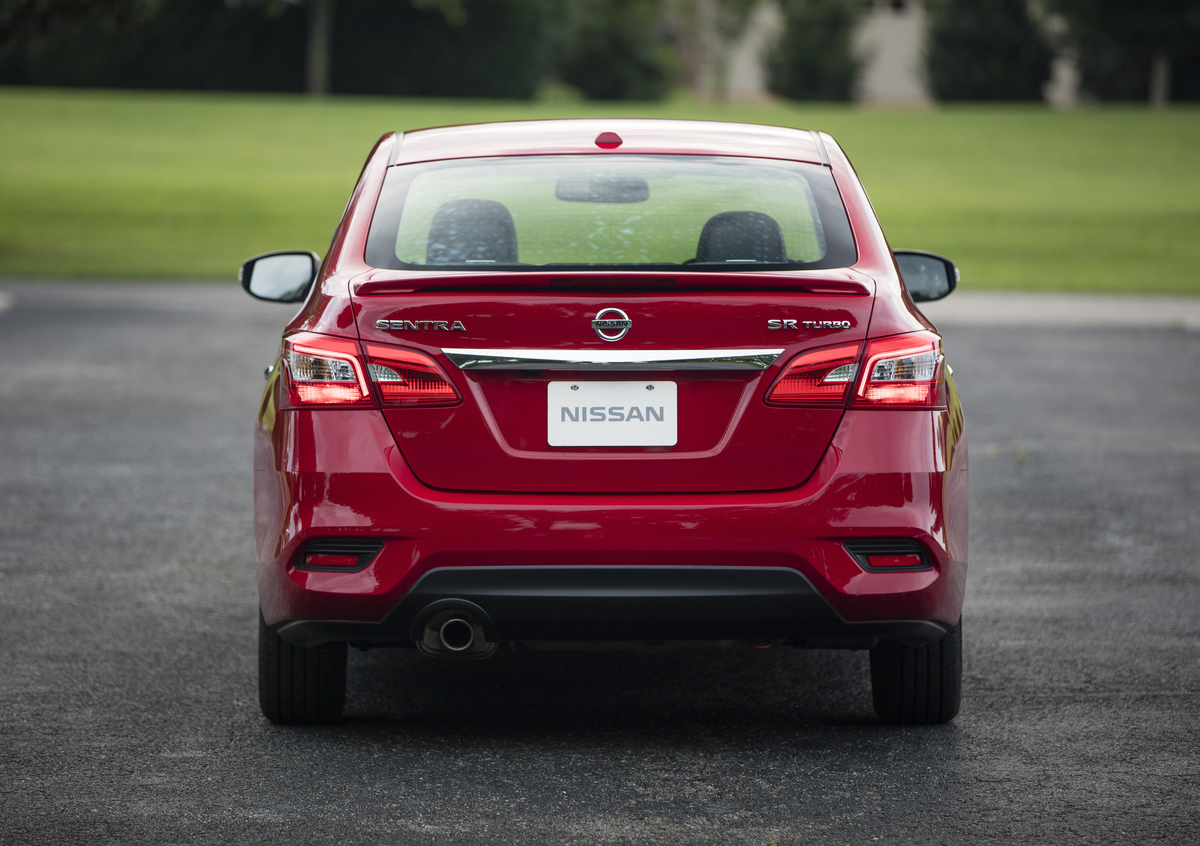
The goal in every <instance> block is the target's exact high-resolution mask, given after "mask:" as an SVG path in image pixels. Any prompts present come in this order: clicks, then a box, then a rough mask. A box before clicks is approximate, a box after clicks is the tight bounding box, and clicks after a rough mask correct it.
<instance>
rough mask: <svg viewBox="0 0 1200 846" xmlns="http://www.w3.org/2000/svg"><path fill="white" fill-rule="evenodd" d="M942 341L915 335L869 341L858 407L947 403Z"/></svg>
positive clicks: (927, 405)
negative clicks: (943, 380)
mask: <svg viewBox="0 0 1200 846" xmlns="http://www.w3.org/2000/svg"><path fill="white" fill-rule="evenodd" d="M944 393H945V392H944V390H943V384H942V350H941V339H939V338H938V336H937V335H935V334H933V333H932V332H912V333H910V334H908V335H893V336H891V337H888V338H876V339H875V340H872V341H868V342H867V355H866V366H865V367H864V368H863V378H862V381H861V383H860V384H859V386H858V395H857V396H856V397H855V399H854V405H856V406H873V407H885V408H913V407H918V408H931V407H936V406H940V405H944V404H945V397H944Z"/></svg>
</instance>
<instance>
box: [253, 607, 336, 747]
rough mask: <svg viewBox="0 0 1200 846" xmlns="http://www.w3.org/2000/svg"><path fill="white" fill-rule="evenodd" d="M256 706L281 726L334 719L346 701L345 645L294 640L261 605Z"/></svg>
mask: <svg viewBox="0 0 1200 846" xmlns="http://www.w3.org/2000/svg"><path fill="white" fill-rule="evenodd" d="M258 704H259V706H260V707H261V708H262V712H263V716H265V717H266V718H267V719H268V720H270V721H271V722H273V723H279V724H281V725H292V726H298V725H311V724H314V723H327V722H330V721H331V720H336V719H337V718H338V715H339V714H341V713H342V708H343V707H344V706H345V704H346V644H345V643H327V644H324V645H322V646H313V647H307V648H306V647H303V646H295V645H293V644H290V643H288V642H287V641H286V640H284V639H283V638H281V637H280V636H279V635H277V634H276V633H275V630H274V629H272V628H271V627H269V626H268V625H267V624H266V621H265V620H263V615H262V609H259V612H258Z"/></svg>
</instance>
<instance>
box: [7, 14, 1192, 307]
mask: <svg viewBox="0 0 1200 846" xmlns="http://www.w3.org/2000/svg"><path fill="white" fill-rule="evenodd" d="M890 2H892V0H777V3H778V9H779V19H780V21H781V25H780V32H779V34H778V38H777V39H776V40H775V42H774V44H773V46H772V47H771V48H770V50H769V54H768V55H766V56H764V63H763V65H764V67H765V68H766V70H767V80H766V81H767V85H768V87H769V89H770V91H771V92H772V94H774V95H775V98H776V99H773V100H767V101H761V102H752V103H744V102H736V101H730V100H728V99H727V98H725V97H724V96H723V91H724V87H723V80H724V79H725V78H726V76H727V74H728V70H729V69H728V62H729V46H730V45H731V44H732V43H733V42H734V41H735V40H736V39H737V38H738V37H739V36H740V34H741V33H742V32H743V31H744V30H745V28H746V27H747V26H748V21H750V19H751V17H752V15H753V14H754V12H755V9H756V8H757V7H758V6H759V0H295V1H294V2H291V1H290V0H0V86H3V87H0V149H2V150H3V151H4V156H3V157H0V276H8V277H78V278H218V277H225V278H228V277H229V276H230V275H231V274H232V273H233V272H235V270H236V267H237V265H238V264H239V263H240V261H241V260H242V259H243V258H245V257H246V256H248V255H251V254H254V253H257V252H262V251H265V250H269V249H279V248H288V247H303V248H310V249H314V250H316V251H317V252H318V253H320V252H323V250H324V248H325V246H326V245H327V243H328V238H329V236H330V234H331V232H332V230H333V227H334V225H335V224H336V218H337V215H338V214H339V213H340V211H341V208H342V206H343V205H344V203H345V199H346V196H347V195H348V193H349V191H350V189H351V187H352V185H353V182H354V179H355V176H356V175H357V172H358V168H359V167H360V166H361V163H362V161H363V158H364V156H365V154H366V153H367V151H368V150H369V149H370V146H371V144H372V143H374V141H375V140H376V139H377V138H378V137H379V135H380V134H381V133H383V132H385V131H390V130H394V129H411V128H417V127H421V126H433V125H441V124H450V123H469V122H476V121H486V120H509V119H528V118H546V117H571V116H602V115H610V116H646V117H674V118H700V119H715V120H736V121H747V122H755V123H769V124H780V125H788V126H798V127H804V128H819V129H826V130H828V131H830V132H831V133H833V135H834V136H835V137H836V138H838V140H839V141H840V142H841V143H842V145H843V146H844V147H845V149H846V150H847V152H848V153H849V154H850V156H851V157H852V158H853V160H854V161H855V164H856V166H857V168H858V170H859V173H860V175H861V176H862V178H863V180H864V182H865V184H866V186H867V189H868V190H869V191H870V192H871V195H872V199H873V201H874V203H875V206H876V209H877V211H878V212H879V215H880V217H881V219H882V222H883V224H884V227H885V230H886V231H887V233H888V236H889V238H890V239H891V240H892V243H893V245H895V246H906V247H919V248H924V249H932V250H936V251H939V252H943V253H946V254H947V255H950V256H952V257H953V258H955V259H956V261H958V262H959V264H960V265H961V266H962V268H963V271H964V277H963V285H964V287H993V288H1054V289H1076V290H1125V291H1161V292H1190V293H1200V274H1197V273H1196V272H1195V268H1196V267H1197V266H1200V155H1198V153H1200V106H1197V105H1191V103H1192V102H1194V101H1200V0H1142V2H1139V3H1127V2H1117V0H1041V2H1026V0H926V2H925V4H924V8H925V12H926V14H927V17H928V38H927V43H926V48H925V52H924V55H923V62H924V73H925V75H926V78H927V81H928V85H929V89H930V91H931V92H932V93H933V94H934V96H935V97H936V99H937V100H938V101H940V103H941V104H940V105H937V106H934V107H930V108H923V109H921V108H918V109H878V108H875V109H871V108H863V107H859V106H854V105H851V104H850V103H849V102H848V101H850V100H851V98H852V97H853V96H854V93H855V90H856V85H858V81H859V78H860V75H861V73H862V57H861V56H860V55H856V54H855V51H854V46H853V43H852V42H853V39H852V37H851V35H852V32H853V30H854V27H855V26H856V25H857V24H858V22H859V21H861V19H862V16H863V15H865V14H868V13H870V11H871V10H872V8H875V9H878V8H880V4H884V3H890ZM909 2H912V0H909ZM1063 55H1068V56H1070V57H1071V58H1072V59H1073V60H1074V63H1075V66H1076V67H1077V68H1078V73H1079V76H1080V82H1081V87H1082V93H1083V96H1084V107H1082V108H1078V109H1074V110H1069V111H1058V110H1053V109H1050V108H1049V107H1047V106H1046V105H1045V103H1044V102H1042V99H1043V97H1042V92H1043V86H1044V85H1045V83H1046V82H1047V80H1048V79H1049V78H1050V76H1051V70H1052V61H1053V60H1054V57H1055V56H1059V57H1061V56H1063ZM87 89H93V90H90V91H89V90H87ZM119 89H123V90H119ZM136 89H142V90H141V91H137V90H136ZM147 89H149V90H147ZM305 91H308V92H310V93H316V94H321V93H324V92H329V93H332V94H333V95H334V96H325V97H305V96H303V92H305ZM1150 101H1153V102H1155V103H1157V104H1158V105H1160V106H1161V105H1164V104H1165V103H1167V102H1168V101H1169V102H1171V103H1172V105H1171V106H1170V108H1160V109H1151V108H1147V106H1146V103H1147V102H1150ZM1089 104H1090V105H1089Z"/></svg>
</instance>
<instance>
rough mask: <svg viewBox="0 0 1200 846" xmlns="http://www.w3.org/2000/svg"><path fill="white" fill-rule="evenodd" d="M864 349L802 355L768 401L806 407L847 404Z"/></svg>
mask: <svg viewBox="0 0 1200 846" xmlns="http://www.w3.org/2000/svg"><path fill="white" fill-rule="evenodd" d="M861 349H862V345H861V344H842V345H840V346H836V347H825V348H824V349H819V350H809V351H808V352H805V353H801V354H800V355H798V356H796V357H795V358H794V359H792V362H791V363H790V364H789V365H788V366H787V369H785V370H784V371H783V375H782V376H780V377H779V381H777V382H776V383H775V387H774V388H772V389H771V393H770V394H769V395H768V396H767V402H771V403H778V404H780V405H805V406H837V405H842V404H844V403H845V401H846V394H847V393H848V392H849V390H850V386H851V385H852V384H853V383H854V377H855V375H857V373H858V353H859V351H860V350H861Z"/></svg>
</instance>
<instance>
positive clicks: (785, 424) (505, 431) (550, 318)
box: [354, 271, 873, 493]
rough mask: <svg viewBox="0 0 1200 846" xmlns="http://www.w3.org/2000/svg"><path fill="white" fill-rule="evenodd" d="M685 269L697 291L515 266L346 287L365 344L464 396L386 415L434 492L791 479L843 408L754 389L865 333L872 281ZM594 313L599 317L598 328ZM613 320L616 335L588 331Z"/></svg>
mask: <svg viewBox="0 0 1200 846" xmlns="http://www.w3.org/2000/svg"><path fill="white" fill-rule="evenodd" d="M539 276H541V275H540V274H539ZM696 276H697V279H695V280H693V282H694V284H687V280H680V279H674V280H662V281H661V283H660V284H658V285H657V286H656V285H655V283H654V280H649V281H647V280H644V279H643V280H640V281H641V284H640V286H639V287H640V290H635V289H630V288H627V287H625V286H623V285H622V284H621V283H622V280H619V279H618V280H610V282H612V285H611V290H596V288H597V287H598V286H601V285H603V280H597V279H591V280H583V282H581V283H580V284H578V285H572V284H569V280H568V284H555V283H554V281H553V280H547V279H545V278H544V277H543V278H540V279H537V280H532V279H530V277H529V276H528V275H524V276H523V278H514V277H507V278H496V279H493V280H485V279H480V277H479V276H477V275H476V276H472V277H471V278H470V282H471V287H470V288H467V287H466V284H465V283H464V278H463V277H458V279H457V284H456V280H455V279H454V278H445V277H443V278H441V279H438V280H435V281H433V282H430V281H429V280H428V278H426V279H424V280H412V279H407V278H405V277H403V276H400V278H393V279H391V280H387V279H384V280H382V281H380V280H374V281H367V282H365V283H363V284H360V285H359V286H358V287H357V290H356V292H355V294H354V298H355V305H356V312H357V320H358V326H359V333H360V336H361V337H362V339H363V340H364V341H366V342H368V343H379V344H388V345H392V346H397V347H407V348H410V349H416V350H420V351H422V352H425V353H427V354H428V355H431V356H432V357H433V358H434V359H435V360H436V361H437V362H438V363H439V365H440V366H441V367H442V368H443V370H444V371H445V372H446V374H447V375H448V376H449V377H450V379H451V380H452V381H453V382H454V384H455V385H456V387H457V388H458V390H459V392H460V393H461V394H462V397H463V402H462V404H461V405H458V406H455V407H451V408H394V409H387V410H385V411H384V412H383V414H384V415H385V417H386V419H387V422H388V425H389V427H390V429H391V431H392V432H393V434H394V435H395V438H396V443H397V445H398V446H399V448H400V450H401V452H402V453H403V455H404V457H405V459H406V460H407V462H408V463H409V465H410V466H411V468H412V470H413V472H414V473H415V474H416V476H417V477H418V478H419V479H420V480H421V481H422V482H423V483H424V484H426V485H429V486H431V487H434V488H439V489H444V490H456V491H480V492H484V491H487V492H514V493H516V492H523V493H530V492H544V493H609V492H611V493H617V492H621V493H667V492H678V493H708V492H713V493H715V492H734V491H763V490H776V489H784V488H790V487H794V486H797V485H799V484H801V483H803V482H804V481H805V479H807V478H808V477H809V476H810V475H811V474H812V472H813V470H814V469H815V468H816V466H817V464H818V462H819V461H820V459H821V456H822V455H823V454H824V452H825V449H826V448H827V446H828V445H829V442H830V440H831V439H832V437H833V435H834V433H835V431H836V430H837V426H838V423H839V422H840V420H841V417H842V408H841V407H835V408H783V407H776V406H773V405H768V404H767V403H766V402H765V401H764V399H765V397H766V395H767V392H768V391H769V390H770V388H771V386H772V385H773V384H774V383H775V381H776V379H777V378H778V376H779V375H780V373H781V372H782V370H783V368H784V367H785V366H786V365H787V363H788V362H789V360H791V359H792V358H793V357H794V356H795V355H796V354H798V353H800V352H803V351H805V350H808V349H812V348H814V347H821V346H826V345H829V344H842V343H852V342H855V341H861V340H862V339H863V338H864V337H865V336H866V330H867V324H868V322H869V319H870V314H871V306H872V302H873V297H872V296H871V293H872V292H873V283H871V282H870V280H869V279H866V278H865V277H861V276H860V275H858V274H852V273H849V272H845V271H843V272H840V273H830V274H828V275H827V277H825V278H823V279H813V278H809V279H801V280H797V279H796V278H795V277H790V278H782V277H777V278H775V279H771V278H767V279H765V280H764V279H762V278H761V277H760V278H756V279H754V280H751V281H752V283H753V285H754V287H753V288H750V287H746V285H747V284H749V283H746V282H742V283H741V285H739V283H738V280H736V279H731V278H724V279H723V280H718V279H715V278H714V275H713V274H696ZM426 283H428V284H426ZM800 285H803V286H804V287H803V288H800V287H798V286H800ZM656 287H657V288H658V290H655V288H656ZM647 288H649V289H650V290H647ZM606 310H607V311H606ZM602 312H604V313H603V314H602ZM598 316H599V317H600V319H601V320H602V321H606V322H603V323H599V324H597V325H596V326H595V327H594V326H593V321H595V320H597V317H598ZM623 316H624V317H625V318H627V320H625V319H623ZM773 327H778V328H773ZM622 329H624V330H625V332H624V334H623V336H622V337H620V339H619V340H616V341H606V340H604V339H603V338H602V334H603V335H607V336H609V337H612V336H615V335H619V334H621V332H622ZM605 383H626V384H623V385H622V384H617V385H613V384H605ZM647 386H649V387H647ZM572 391H574V392H575V393H572ZM671 395H673V397H672V396H671ZM575 397H581V398H582V400H581V401H580V402H578V403H577V402H575V401H574V398H575ZM672 399H673V400H674V407H675V412H676V415H677V416H676V417H675V424H674V426H675V429H674V432H673V433H668V432H667V431H666V429H665V428H664V426H665V425H666V424H665V423H664V424H663V426H659V425H658V423H659V418H661V417H663V416H664V415H665V416H667V417H670V409H671V406H672V402H671V400H672ZM589 406H590V407H591V409H592V411H591V412H590V413H591V417H589V416H588V415H589V412H588V411H587V409H588V408H589ZM596 409H599V410H600V415H601V416H603V417H605V421H604V422H603V424H601V425H593V426H592V430H594V431H591V432H590V433H586V434H582V435H580V434H577V433H578V432H580V431H582V429H581V428H580V427H579V426H577V425H576V421H577V420H578V418H579V416H580V414H581V413H582V416H583V419H584V422H586V421H589V420H590V421H591V423H595V421H596V420H597V414H596ZM613 409H616V411H612V410H613ZM551 412H553V413H551ZM618 414H619V415H621V417H622V418H624V417H625V415H628V416H629V417H630V420H629V421H628V425H627V426H626V427H622V426H616V425H613V421H616V419H617V415H618ZM643 423H645V426H643ZM589 425H591V424H589ZM652 429H653V430H654V431H655V432H658V434H652V433H650V430H652ZM627 430H628V431H631V432H632V431H637V432H642V431H645V432H646V433H647V434H645V435H642V434H634V435H632V436H631V435H627V434H625V432H626V431H627ZM564 433H565V434H564ZM606 433H607V434H606ZM613 433H615V434H613ZM606 438H608V439H611V438H616V439H617V440H618V441H620V440H622V439H626V440H628V439H630V438H632V440H634V441H636V442H637V443H636V444H633V445H621V444H620V443H609V442H608V441H606V440H605V439H606ZM564 439H565V441H564ZM564 443H568V444H570V443H582V444H583V445H564Z"/></svg>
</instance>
